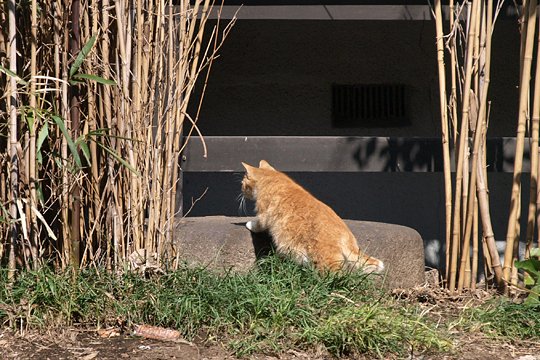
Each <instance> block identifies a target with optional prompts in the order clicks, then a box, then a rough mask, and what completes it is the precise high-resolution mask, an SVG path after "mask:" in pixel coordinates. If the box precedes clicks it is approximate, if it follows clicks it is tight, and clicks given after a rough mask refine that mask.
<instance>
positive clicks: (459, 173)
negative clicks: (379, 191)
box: [449, 0, 478, 293]
mask: <svg viewBox="0 0 540 360" xmlns="http://www.w3.org/2000/svg"><path fill="white" fill-rule="evenodd" d="M477 4H478V0H473V5H472V8H473V9H475V8H476V7H477ZM475 23H476V12H473V13H472V15H471V20H470V25H469V26H470V30H469V36H468V41H467V56H466V71H465V84H464V86H463V89H464V90H463V92H464V93H467V94H468V91H469V90H468V89H470V87H471V81H472V68H473V59H472V55H473V51H472V47H473V46H474V36H475V31H474V29H475V26H474V25H475ZM469 101H470V97H469V96H464V97H463V107H462V113H461V131H460V140H459V143H458V145H459V146H458V156H457V167H456V190H455V196H454V216H453V218H452V219H453V222H454V225H453V234H452V258H451V264H450V281H449V289H450V291H451V292H452V293H453V292H454V291H455V290H456V274H457V262H458V245H459V243H460V227H461V225H460V221H459V219H460V216H461V204H460V202H459V200H458V199H459V198H460V196H461V187H462V181H463V162H464V158H465V147H466V146H467V132H468V131H467V125H468V121H469Z"/></svg>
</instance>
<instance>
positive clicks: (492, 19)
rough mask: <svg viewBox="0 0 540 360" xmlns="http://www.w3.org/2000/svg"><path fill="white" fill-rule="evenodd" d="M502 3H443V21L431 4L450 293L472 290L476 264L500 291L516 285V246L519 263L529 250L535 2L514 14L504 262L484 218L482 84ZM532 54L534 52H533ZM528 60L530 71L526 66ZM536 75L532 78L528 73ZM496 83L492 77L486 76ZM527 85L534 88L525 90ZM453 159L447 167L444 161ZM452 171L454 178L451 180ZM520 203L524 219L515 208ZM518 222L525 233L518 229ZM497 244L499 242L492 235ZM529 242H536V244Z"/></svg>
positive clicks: (533, 223) (539, 94)
mask: <svg viewBox="0 0 540 360" xmlns="http://www.w3.org/2000/svg"><path fill="white" fill-rule="evenodd" d="M502 5H503V1H499V2H496V3H494V1H493V0H472V1H464V2H456V1H454V0H450V1H449V6H448V12H447V14H446V16H445V17H443V15H444V14H443V11H442V6H441V1H440V0H437V1H435V3H434V17H435V19H436V20H435V25H436V34H437V35H436V36H437V54H438V64H439V70H438V72H439V91H440V109H441V129H442V143H443V156H444V168H445V170H444V178H445V199H446V200H445V204H446V205H445V207H446V274H445V279H446V285H447V287H448V288H449V289H450V291H451V292H461V291H463V290H464V289H474V288H475V286H476V281H477V275H478V271H479V269H478V264H479V256H481V254H483V256H484V260H485V264H486V265H485V271H486V273H487V274H488V275H489V277H491V278H492V279H493V280H494V283H495V284H496V285H497V286H498V288H499V289H500V290H501V291H506V292H508V290H509V289H511V288H512V287H513V285H517V284H518V271H517V267H516V266H515V262H516V261H517V260H518V256H519V255H518V244H519V241H520V238H525V239H526V250H525V258H528V257H529V255H530V253H531V251H532V249H533V248H534V246H535V240H534V239H535V231H536V229H537V228H538V226H537V223H538V201H540V199H539V197H538V191H539V189H538V187H537V179H538V166H539V163H538V151H539V150H540V149H539V147H538V136H539V135H538V132H539V113H540V63H538V61H539V60H540V56H539V53H538V51H539V47H538V45H536V46H535V44H536V43H538V42H539V41H540V37H538V35H537V34H538V32H537V29H536V28H537V18H538V14H537V11H538V2H537V0H524V1H523V4H522V5H521V4H520V6H517V5H516V9H517V11H518V12H519V23H520V33H521V54H520V56H521V57H520V64H521V69H520V83H519V90H520V96H519V99H516V101H519V113H518V114H516V120H517V135H516V152H515V154H516V155H515V159H514V176H513V183H512V192H511V195H510V196H511V201H510V209H509V211H508V226H507V229H508V230H507V234H506V238H505V239H506V242H505V252H504V262H502V260H501V259H500V257H499V252H498V249H497V246H496V242H495V234H494V233H493V229H492V223H491V218H490V212H489V196H488V193H489V192H488V173H487V170H486V151H485V148H486V134H487V130H488V124H489V110H490V100H489V95H488V94H489V84H490V77H491V74H490V63H491V56H492V54H491V43H492V35H493V29H494V26H495V24H496V20H497V17H498V15H499V13H500V10H501V8H502ZM535 48H536V50H535ZM533 59H536V62H537V63H536V64H533ZM533 65H534V68H535V69H536V73H535V74H534V76H533V75H532V74H531V72H532V70H531V69H532V68H533ZM494 76H497V74H494ZM531 80H533V81H532V82H533V84H534V86H532V85H531ZM526 135H527V137H528V139H529V143H530V149H531V150H530V154H531V159H530V162H531V172H530V180H531V181H530V184H531V185H530V192H529V197H528V199H521V193H522V189H521V179H522V177H523V176H525V175H524V174H522V172H523V157H524V145H525V140H526ZM451 153H454V154H455V156H454V161H452V159H451ZM452 169H454V171H455V177H452V176H451V172H452ZM522 201H528V207H527V209H528V212H527V213H526V214H521V213H520V208H521V207H520V204H521V202H522ZM522 216H526V220H527V228H526V229H521V228H520V219H521V217H522ZM497 235H498V239H499V240H502V239H504V238H503V237H502V236H503V234H497ZM536 238H538V237H537V236H536Z"/></svg>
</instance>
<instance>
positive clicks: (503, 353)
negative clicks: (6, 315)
mask: <svg viewBox="0 0 540 360" xmlns="http://www.w3.org/2000/svg"><path fill="white" fill-rule="evenodd" d="M392 295H393V296H394V297H396V298H397V299H399V300H400V301H403V302H405V303H407V302H409V303H416V304H418V305H419V306H421V307H422V309H423V310H424V313H425V314H426V316H430V317H431V318H432V319H433V320H434V321H436V322H441V323H447V324H448V323H450V321H452V320H455V319H458V318H459V314H460V313H461V312H462V311H463V309H464V308H466V307H471V306H478V305H480V304H481V303H483V302H485V301H486V300H488V299H490V298H491V297H493V296H495V295H494V294H493V293H490V292H487V291H484V290H476V291H471V292H469V293H467V294H462V295H460V296H451V295H449V294H448V292H447V291H446V290H444V289H441V288H440V287H439V286H434V285H428V284H426V285H425V286H422V287H418V288H415V289H408V290H394V291H393V293H392ZM450 336H451V337H452V340H453V344H454V346H453V349H452V351H450V352H448V353H437V354H415V353H414V352H412V353H411V355H409V356H408V357H407V358H408V359H433V360H452V359H456V360H457V359H465V360H480V359H489V360H498V359H501V360H505V359H517V360H540V342H538V341H536V342H535V341H513V342H511V341H504V340H501V339H494V338H490V337H488V336H486V335H485V334H482V333H480V332H460V331H458V330H454V331H451V332H450ZM226 340H227V339H223V343H221V342H219V341H217V340H213V341H208V340H197V341H195V342H188V341H185V340H178V339H177V340H173V341H160V340H155V339H149V338H143V337H137V336H134V335H132V334H131V333H130V331H128V330H126V329H123V330H122V329H120V328H110V329H101V330H93V329H78V328H66V329H61V330H48V331H47V332H43V331H42V332H38V331H22V332H16V331H13V330H10V329H3V330H2V329H0V359H44V360H46V359H51V360H53V359H54V360H56V359H59V360H61V359H82V360H92V359H104V360H107V359H111V360H112V359H114V360H118V359H149V360H158V359H160V360H161V359H184V360H204V359H206V360H221V359H224V360H233V359H237V358H236V357H235V356H234V355H232V353H231V351H230V350H228V349H227V347H226V346H225V345H224V344H225V343H226ZM403 346H404V347H406V346H407V345H406V344H404V345H403ZM371 358H373V357H370V356H366V355H362V354H355V355H350V356H348V357H344V358H343V359H358V360H366V359H371ZM393 358H394V357H389V359H393ZM249 359H253V360H263V359H264V360H274V359H283V360H293V359H297V360H300V359H313V360H315V359H317V360H321V359H334V357H332V356H331V355H330V354H328V353H327V352H325V351H324V350H323V349H312V350H309V351H297V350H289V351H285V352H283V353H279V354H254V355H252V356H250V357H249Z"/></svg>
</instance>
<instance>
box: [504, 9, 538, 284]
mask: <svg viewBox="0 0 540 360" xmlns="http://www.w3.org/2000/svg"><path fill="white" fill-rule="evenodd" d="M526 18H527V26H526V28H527V32H526V35H525V36H526V40H525V50H524V52H523V65H522V71H521V79H520V96H519V98H520V100H519V114H518V125H517V136H516V155H515V159H514V175H513V183H512V194H511V198H510V212H509V216H508V231H507V234H506V249H505V252H504V266H503V274H504V279H505V280H506V281H510V275H511V272H512V271H511V270H512V267H513V262H514V260H515V258H516V256H517V253H516V252H515V246H516V245H517V243H518V242H519V232H518V222H519V207H518V203H519V197H520V193H521V172H522V165H523V149H524V144H525V127H526V120H527V106H528V95H529V85H530V84H529V83H530V72H531V62H532V51H533V39H534V29H535V24H536V0H530V1H529V2H528V12H527V17H526Z"/></svg>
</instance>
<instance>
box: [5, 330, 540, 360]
mask: <svg viewBox="0 0 540 360" xmlns="http://www.w3.org/2000/svg"><path fill="white" fill-rule="evenodd" d="M0 358H2V359H43V360H47V359H50V360H56V359H58V360H63V359H70V360H71V359H81V360H92V359H103V360H109V359H110V360H113V359H114V360H118V359H148V360H158V359H159V360H164V359H184V360H205V359H206V360H221V359H223V360H233V359H237V358H236V357H235V356H233V355H231V352H230V351H229V350H227V348H226V347H224V346H221V345H220V344H217V343H212V344H209V343H189V342H187V341H186V342H184V341H180V342H178V341H177V342H172V341H159V340H151V339H144V338H137V337H132V336H126V335H120V336H115V337H111V338H102V337H100V336H99V335H98V334H97V333H96V332H94V331H80V330H75V329H66V330H64V331H63V332H62V333H49V334H44V333H37V332H30V333H28V332H27V333H25V334H22V335H21V334H17V333H13V332H12V331H4V332H2V333H1V334H0ZM370 358H371V357H368V356H365V355H356V356H349V357H346V359H370ZM249 359H253V360H263V359H264V360H274V359H283V360H293V359H297V360H300V359H314V360H315V359H321V360H322V359H333V357H332V356H331V355H329V354H328V353H325V352H324V351H323V350H319V351H307V352H304V351H293V350H290V351H287V352H285V353H282V354H255V355H252V356H250V357H249ZM409 359H435V360H443V359H445V360H451V359H456V360H457V359H466V360H480V359H492V360H495V359H501V360H504V359H519V360H540V344H538V343H534V342H529V343H527V342H520V343H505V342H500V341H495V340H493V339H489V338H487V337H485V336H482V335H481V334H470V333H469V334H456V337H455V348H454V350H453V351H452V352H451V353H441V354H429V355H421V354H416V355H412V356H410V357H409Z"/></svg>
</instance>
